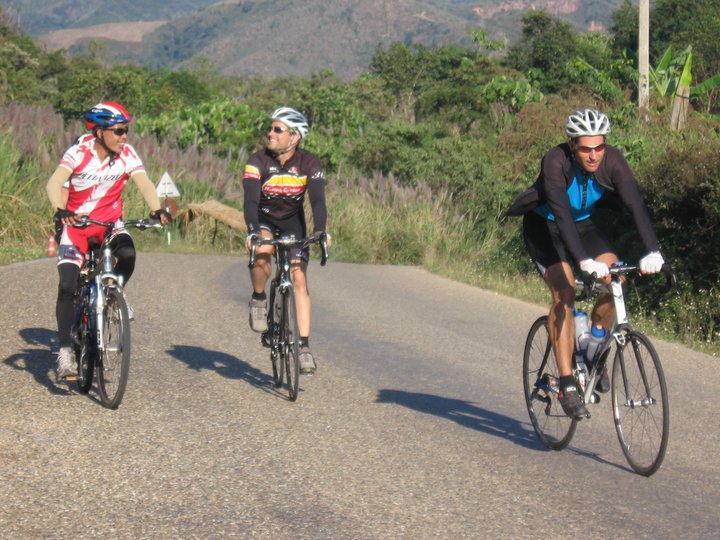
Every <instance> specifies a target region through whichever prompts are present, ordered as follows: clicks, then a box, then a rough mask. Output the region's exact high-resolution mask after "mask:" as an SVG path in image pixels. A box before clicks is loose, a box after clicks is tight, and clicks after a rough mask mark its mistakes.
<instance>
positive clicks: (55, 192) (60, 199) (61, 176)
mask: <svg viewBox="0 0 720 540" xmlns="http://www.w3.org/2000/svg"><path fill="white" fill-rule="evenodd" d="M69 178H70V171H69V170H67V169H66V168H65V167H58V168H57V169H55V172H54V173H53V174H52V176H51V177H50V180H48V183H47V186H45V191H47V195H48V199H50V205H51V206H52V207H53V211H54V210H62V209H64V208H65V206H66V205H67V193H65V194H63V185H64V184H65V182H67V181H68V179H69Z"/></svg>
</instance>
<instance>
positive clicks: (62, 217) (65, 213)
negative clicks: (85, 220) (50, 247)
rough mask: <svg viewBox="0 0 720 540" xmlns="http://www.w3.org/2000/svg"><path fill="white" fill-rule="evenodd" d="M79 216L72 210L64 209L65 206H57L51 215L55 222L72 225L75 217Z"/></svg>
mask: <svg viewBox="0 0 720 540" xmlns="http://www.w3.org/2000/svg"><path fill="white" fill-rule="evenodd" d="M77 217H79V216H77V215H76V214H75V212H72V211H71V210H66V209H65V208H58V210H57V212H55V215H54V216H53V220H54V221H55V223H56V224H60V226H61V227H62V225H72V224H73V223H75V219H76V218H77Z"/></svg>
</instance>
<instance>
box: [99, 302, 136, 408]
mask: <svg viewBox="0 0 720 540" xmlns="http://www.w3.org/2000/svg"><path fill="white" fill-rule="evenodd" d="M129 371H130V324H129V319H128V311H127V304H126V303H125V298H123V295H122V293H121V292H120V291H119V290H117V289H109V290H108V291H107V293H106V296H105V308H104V309H103V323H102V343H101V344H100V350H99V359H98V369H97V372H98V393H99V394H100V402H101V403H102V404H103V405H104V406H105V407H107V408H108V409H116V408H117V407H118V405H120V402H121V401H122V398H123V395H124V394H125V386H126V385H127V379H128V373H129Z"/></svg>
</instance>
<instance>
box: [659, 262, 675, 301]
mask: <svg viewBox="0 0 720 540" xmlns="http://www.w3.org/2000/svg"><path fill="white" fill-rule="evenodd" d="M660 271H661V272H662V273H663V274H665V286H664V287H663V288H662V291H661V294H665V293H667V292H669V291H670V290H671V289H676V288H677V274H676V273H675V267H674V266H673V264H672V263H668V262H666V263H664V264H663V265H662V268H661V269H660Z"/></svg>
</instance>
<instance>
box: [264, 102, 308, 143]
mask: <svg viewBox="0 0 720 540" xmlns="http://www.w3.org/2000/svg"><path fill="white" fill-rule="evenodd" d="M270 119H271V120H277V121H278V122H282V123H283V124H285V125H286V126H287V127H289V128H290V129H292V130H295V131H297V132H298V133H299V134H300V137H301V138H302V139H304V138H305V137H307V134H308V130H309V129H310V128H309V126H308V121H307V118H305V115H304V114H302V113H300V112H298V111H296V110H295V109H293V108H291V107H280V108H279V109H275V110H274V111H273V113H272V114H271V115H270Z"/></svg>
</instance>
